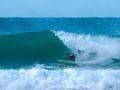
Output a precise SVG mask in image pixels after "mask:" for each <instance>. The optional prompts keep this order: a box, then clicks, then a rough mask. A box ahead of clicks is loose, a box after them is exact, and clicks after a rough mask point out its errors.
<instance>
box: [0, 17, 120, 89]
mask: <svg viewBox="0 0 120 90" xmlns="http://www.w3.org/2000/svg"><path fill="white" fill-rule="evenodd" d="M67 53H72V54H74V55H75V62H74V64H69V63H60V62H58V60H67V57H66V55H67ZM119 89H120V18H94V17H92V18H0V90H119Z"/></svg>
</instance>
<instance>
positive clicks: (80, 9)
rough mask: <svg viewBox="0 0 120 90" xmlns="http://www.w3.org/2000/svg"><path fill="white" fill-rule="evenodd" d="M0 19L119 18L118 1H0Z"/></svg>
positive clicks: (119, 0)
mask: <svg viewBox="0 0 120 90" xmlns="http://www.w3.org/2000/svg"><path fill="white" fill-rule="evenodd" d="M0 17H120V0H0Z"/></svg>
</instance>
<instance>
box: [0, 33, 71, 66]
mask: <svg viewBox="0 0 120 90" xmlns="http://www.w3.org/2000/svg"><path fill="white" fill-rule="evenodd" d="M68 51H69V49H68V48H67V47H66V46H65V45H64V44H63V43H62V41H60V40H59V39H58V38H57V37H56V36H55V35H54V33H52V32H51V31H41V32H30V33H22V34H11V35H2V36H0V64H1V65H19V64H20V65H21V64H24V65H25V64H33V63H35V62H37V61H38V62H39V63H41V62H45V63H47V62H53V61H55V60H56V59H58V58H63V57H65V55H66V53H67V52H68Z"/></svg>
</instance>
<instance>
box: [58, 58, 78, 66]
mask: <svg viewBox="0 0 120 90" xmlns="http://www.w3.org/2000/svg"><path fill="white" fill-rule="evenodd" d="M57 61H58V62H59V63H62V64H72V65H75V64H76V62H75V61H68V60H61V59H58V60H57Z"/></svg>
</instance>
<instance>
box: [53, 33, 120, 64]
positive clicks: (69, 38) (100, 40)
mask: <svg viewBox="0 0 120 90" xmlns="http://www.w3.org/2000/svg"><path fill="white" fill-rule="evenodd" d="M53 32H54V33H55V35H56V36H58V37H59V38H60V40H62V41H63V43H64V44H65V45H66V46H68V47H69V48H70V49H71V50H72V51H73V52H74V53H75V54H76V56H77V60H82V61H83V60H84V61H85V60H88V61H85V62H86V63H92V64H93V63H96V62H103V61H105V60H109V59H111V58H113V57H118V56H120V47H119V45H120V41H119V39H118V38H110V37H107V36H93V35H80V34H75V33H68V32H64V31H53ZM91 60H92V62H91Z"/></svg>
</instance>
